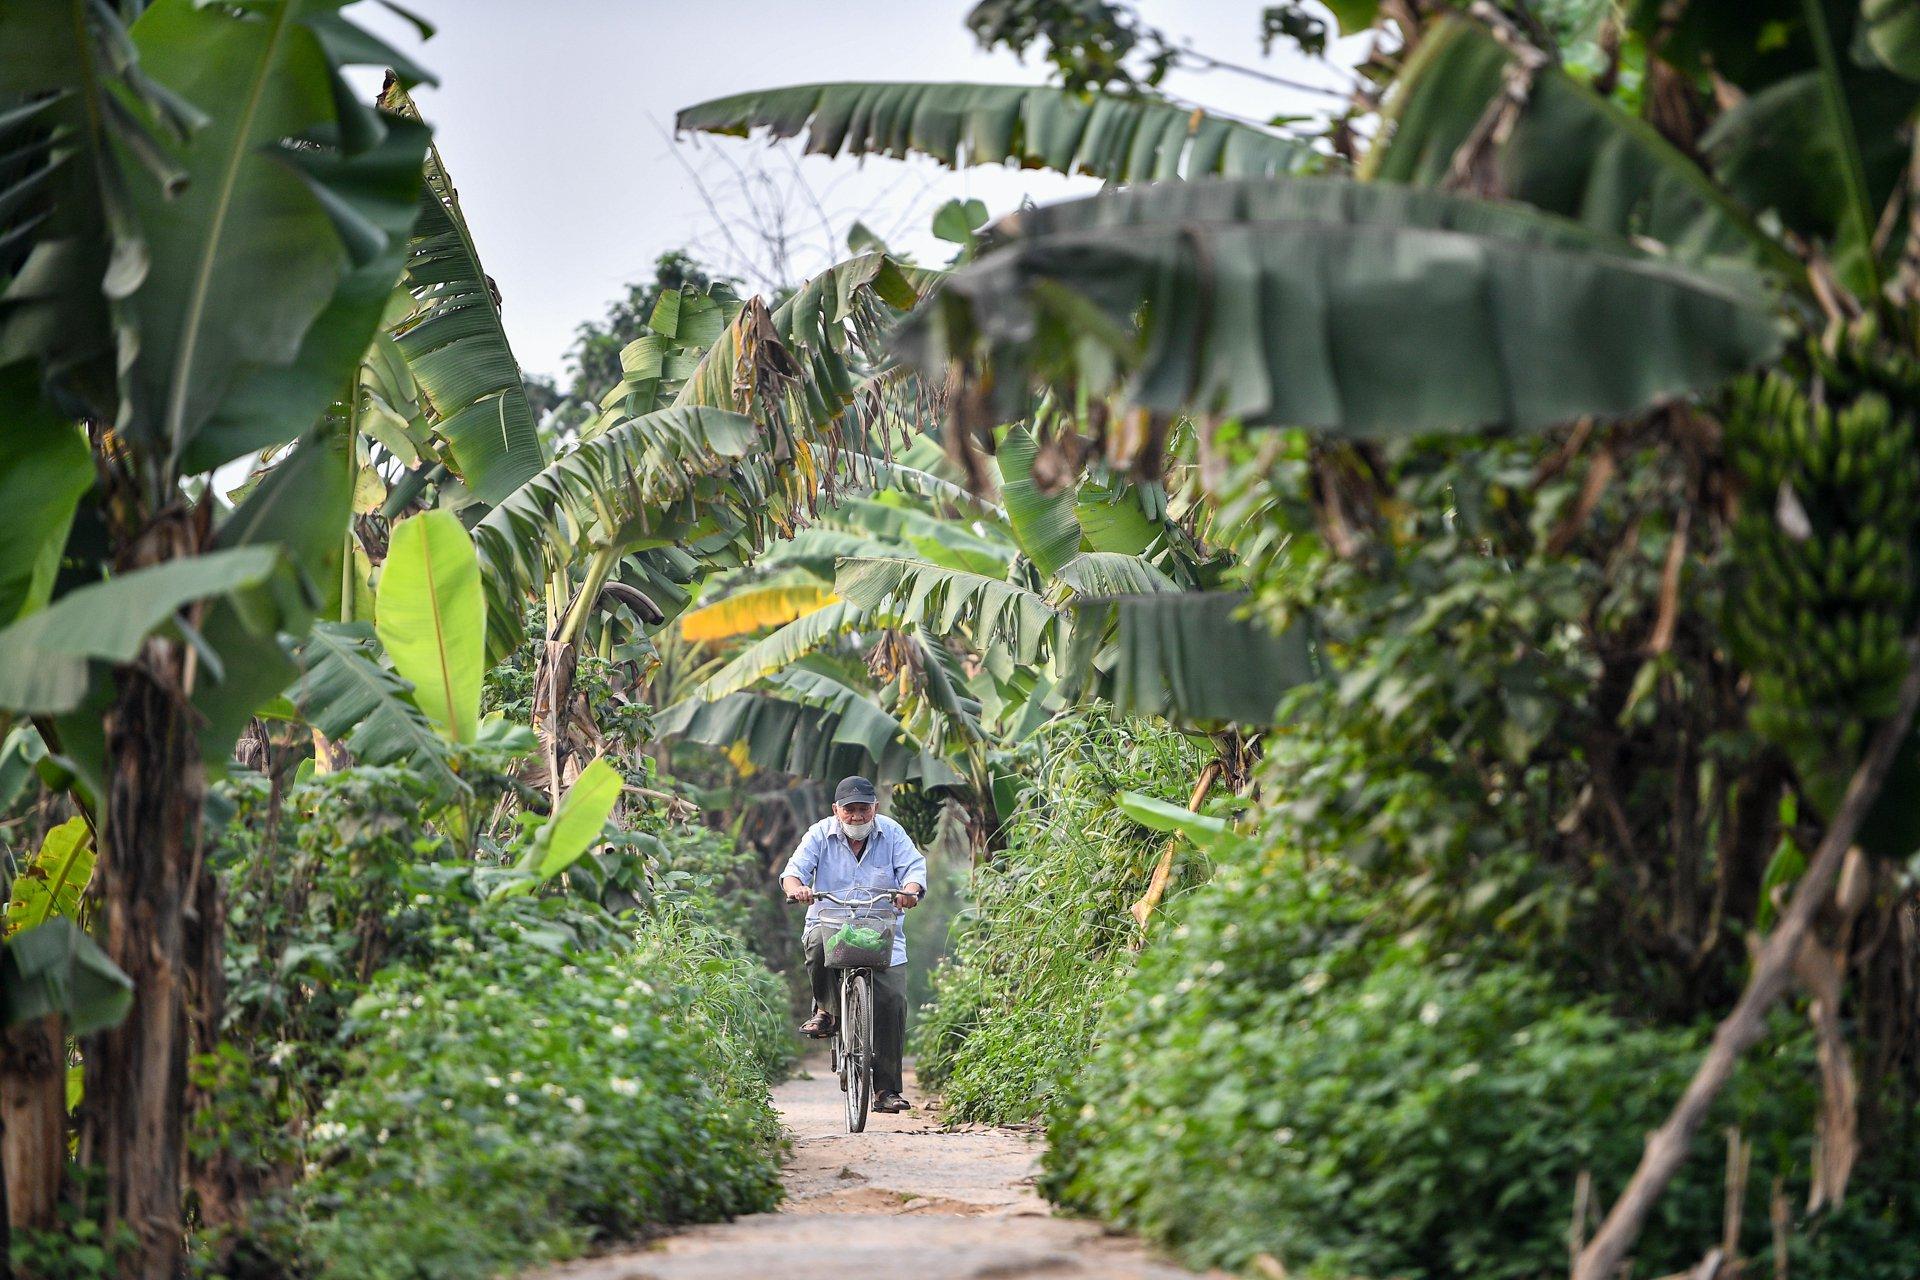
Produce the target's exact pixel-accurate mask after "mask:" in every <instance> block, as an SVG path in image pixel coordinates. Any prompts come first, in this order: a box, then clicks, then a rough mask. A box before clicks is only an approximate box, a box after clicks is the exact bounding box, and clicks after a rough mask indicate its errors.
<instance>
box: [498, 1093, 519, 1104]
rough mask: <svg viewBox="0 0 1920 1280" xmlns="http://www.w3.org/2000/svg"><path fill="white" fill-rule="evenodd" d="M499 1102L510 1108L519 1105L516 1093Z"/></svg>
mask: <svg viewBox="0 0 1920 1280" xmlns="http://www.w3.org/2000/svg"><path fill="white" fill-rule="evenodd" d="M501 1101H502V1102H505V1103H506V1104H507V1105H508V1106H510V1107H517V1106H519V1105H520V1095H519V1094H517V1093H509V1094H508V1095H507V1096H506V1097H505V1098H502V1099H501Z"/></svg>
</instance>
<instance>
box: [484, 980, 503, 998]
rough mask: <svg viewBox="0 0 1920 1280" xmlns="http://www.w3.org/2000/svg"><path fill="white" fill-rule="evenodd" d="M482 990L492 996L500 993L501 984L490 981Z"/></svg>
mask: <svg viewBox="0 0 1920 1280" xmlns="http://www.w3.org/2000/svg"><path fill="white" fill-rule="evenodd" d="M481 990H483V991H485V992H486V993H487V994H488V995H490V996H497V995H499V994H500V984H499V983H497V982H489V983H488V984H487V985H486V986H485V987H483V988H481Z"/></svg>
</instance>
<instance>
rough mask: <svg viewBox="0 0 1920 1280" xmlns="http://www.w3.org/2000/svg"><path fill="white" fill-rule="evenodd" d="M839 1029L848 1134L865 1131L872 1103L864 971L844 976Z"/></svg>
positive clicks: (869, 989) (869, 999) (869, 1005)
mask: <svg viewBox="0 0 1920 1280" xmlns="http://www.w3.org/2000/svg"><path fill="white" fill-rule="evenodd" d="M841 1003H842V1004H844V1005H845V1008H844V1010H843V1011H842V1015H841V1016H842V1019H843V1021H842V1023H841V1025H842V1027H843V1028H844V1033H845V1035H846V1040H845V1051H844V1052H845V1058H844V1060H843V1064H842V1065H843V1066H844V1067H845V1069H846V1081H847V1132H848V1133H859V1132H860V1131H861V1130H863V1129H865V1128H866V1127H867V1107H868V1106H869V1105H870V1104H871V1103H872V1101H873V977H872V975H870V974H869V973H868V972H867V971H866V970H865V969H855V970H853V971H852V972H851V973H849V974H848V975H847V981H846V985H845V986H844V987H842V988H841Z"/></svg>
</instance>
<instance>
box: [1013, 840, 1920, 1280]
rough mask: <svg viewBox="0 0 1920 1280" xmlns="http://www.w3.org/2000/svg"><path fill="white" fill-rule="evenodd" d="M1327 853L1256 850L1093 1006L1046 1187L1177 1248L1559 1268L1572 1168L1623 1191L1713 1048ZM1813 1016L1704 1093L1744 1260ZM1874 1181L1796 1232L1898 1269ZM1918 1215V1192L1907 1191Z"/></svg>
mask: <svg viewBox="0 0 1920 1280" xmlns="http://www.w3.org/2000/svg"><path fill="white" fill-rule="evenodd" d="M1360 889H1361V886H1360V883H1359V880H1358V877H1356V876H1355V875H1353V873H1352V872H1351V871H1349V870H1347V869H1346V868H1344V867H1343V866H1341V865H1340V864H1338V863H1315V864H1309V863H1308V862H1307V861H1306V860H1305V859H1304V857H1303V856H1302V855H1301V854H1300V852H1299V851H1297V850H1291V849H1286V848H1283V847H1276V848H1271V849H1267V850H1264V851H1262V850H1261V849H1260V848H1259V846H1257V845H1249V846H1248V847H1247V848H1246V849H1245V850H1243V852H1242V854H1241V855H1240V857H1238V858H1237V859H1236V860H1235V861H1234V863H1233V865H1232V866H1231V867H1230V868H1227V869H1224V870H1223V871H1222V872H1221V873H1220V874H1218V875H1217V876H1216V877H1215V879H1214V881H1213V882H1212V884H1211V885H1210V886H1209V887H1208V888H1207V889H1205V890H1203V891H1201V892H1200V893H1199V894H1197V895H1195V896H1194V897H1192V898H1190V899H1189V900H1188V905H1187V910H1186V913H1185V919H1184V920H1183V922H1182V924H1181V926H1180V927H1179V928H1177V929H1176V930H1174V931H1172V932H1171V933H1170V934H1168V935H1166V936H1165V937H1163V938H1161V939H1159V940H1157V942H1156V944H1155V945H1154V946H1152V947H1150V948H1148V950H1147V952H1146V954H1145V955H1144V956H1143V957H1142V959H1141V961H1140V963H1139V965H1138V966H1137V967H1136V969H1135V970H1134V973H1133V975H1132V977H1131V980H1130V981H1128V982H1126V983H1125V984H1124V985H1123V986H1122V987H1121V988H1120V990H1119V991H1118V992H1117V993H1116V995H1115V997H1114V998H1113V999H1112V1000H1110V1001H1109V1002H1108V1003H1107V1010H1108V1016H1107V1017H1106V1019H1105V1020H1104V1022H1103V1025H1102V1028H1101V1037H1100V1044H1099V1048H1098V1049H1097V1050H1096V1051H1095V1052H1094V1053H1093V1054H1092V1055H1091V1058H1090V1060H1088V1061H1087V1062H1086V1063H1085V1064H1084V1066H1082V1065H1079V1064H1076V1066H1075V1069H1074V1071H1073V1073H1072V1074H1073V1084H1072V1087H1071V1091H1070V1093H1069V1095H1068V1097H1067V1099H1066V1100H1064V1101H1063V1103H1062V1105H1060V1106H1059V1107H1057V1108H1056V1109H1055V1112H1054V1121H1053V1124H1052V1126H1051V1131H1050V1136H1051V1138H1052V1140H1053V1146H1052V1149H1051V1152H1050V1154H1049V1157H1048V1180H1047V1188H1048V1191H1049V1193H1050V1194H1052V1195H1054V1196H1055V1197H1056V1198H1059V1199H1061V1200H1063V1201H1064V1202H1066V1203H1067V1204H1069V1205H1070V1206H1073V1207H1075V1208H1079V1209H1082V1210H1085V1211H1089V1212H1094V1213H1098V1214H1100V1215H1101V1216H1103V1217H1107V1218H1110V1219H1112V1220H1114V1221H1116V1222H1119V1223H1121V1224H1123V1225H1126V1226H1130V1227H1134V1228H1136V1229H1139V1230H1141V1231H1143V1232H1145V1233H1147V1234H1148V1235H1150V1236H1152V1237H1154V1238H1155V1239H1158V1240H1161V1241H1164V1242H1165V1243H1167V1244H1169V1245H1171V1246H1173V1247H1174V1248H1176V1249H1177V1250H1179V1251H1180V1253H1181V1254H1182V1255H1183V1256H1184V1257H1186V1258H1188V1259H1189V1260H1191V1261H1193V1262H1195V1263H1196V1264H1203V1265H1208V1264H1217V1265H1224V1266H1228V1267H1233V1268H1244V1267H1246V1266H1248V1264H1249V1263H1250V1262H1251V1261H1252V1260H1253V1259H1254V1258H1255V1257H1256V1256H1258V1255H1260V1254H1267V1255H1270V1256H1272V1257H1274V1258H1277V1259H1280V1260H1282V1261H1283V1262H1284V1264H1285V1265H1286V1266H1287V1267H1288V1268H1289V1271H1290V1274H1296V1275H1306V1276H1313V1277H1321V1276H1326V1277H1343V1276H1350V1275H1366V1276H1410V1277H1454V1276H1458V1277H1513V1278H1515V1280H1518V1278H1519V1277H1530V1276H1538V1275H1545V1274H1553V1273H1555V1272H1557V1271H1558V1269H1559V1268H1560V1267H1561V1266H1563V1265H1564V1262H1565V1256H1566V1244H1565V1228H1566V1222H1567V1219H1568V1216H1569V1214H1570V1206H1571V1205H1572V1203H1573V1196H1574V1188H1575V1184H1576V1181H1577V1179H1578V1176H1579V1174H1580V1173H1582V1172H1583V1171H1584V1172H1587V1173H1589V1174H1591V1175H1592V1177H1593V1178H1594V1180H1595V1185H1596V1186H1598V1187H1615V1186H1618V1185H1620V1183H1621V1182H1622V1181H1623V1180H1624V1178H1625V1176H1626V1174H1627V1173H1628V1172H1629V1171H1630V1170H1631V1169H1632V1166H1633V1163H1634V1161H1635V1160H1637V1159H1638V1157H1639V1153H1640V1146H1641V1136H1642V1134H1644V1133H1645V1132H1646V1131H1647V1130H1649V1129H1651V1128H1652V1127H1653V1126H1654V1125H1655V1124H1657V1122H1658V1121H1659V1119H1660V1117H1661V1116H1662V1115H1663V1114H1664V1112H1665V1109H1666V1107H1667V1106H1668V1104H1669V1101H1670V1099H1671V1098H1672V1096H1673V1095H1674V1094H1675V1093H1676V1092H1677V1091H1678V1090H1679V1089H1680V1088H1681V1087H1682V1086H1683V1085H1684V1083H1685V1080H1686V1077H1687V1075H1688V1073H1689V1072H1691V1070H1692V1068H1693V1064H1694V1063H1695V1061H1696V1060H1697V1058H1698V1055H1699V1054H1700V1053H1701V1052H1702V1051H1703V1050H1704V1048H1705V1039H1706V1037H1705V1029H1704V1028H1703V1027H1702V1026H1700V1025H1698V1024H1694V1025H1684V1026H1683V1025H1670V1026H1662V1025H1648V1024H1646V1023H1644V1022H1642V1021H1640V1020H1637V1019H1634V1018H1632V1017H1631V1016H1623V1015H1622V1014H1620V1013H1618V1012H1615V1011H1613V1010H1611V1009H1609V1008H1608V1006H1607V1004H1606V1002H1605V1001H1602V1000H1598V999H1587V1000H1569V999H1568V998H1567V997H1566V995H1565V994H1564V993H1562V992H1558V991H1555V990H1554V989H1553V987H1552V984H1551V983H1549V982H1548V981H1546V980H1544V979H1543V978H1541V977H1540V976H1539V975H1537V974H1534V973H1530V972H1529V971H1528V970H1527V969H1526V968H1525V967H1524V966H1522V965H1518V964H1515V963H1511V962H1506V963H1501V962H1493V963H1487V962H1483V961H1479V960H1476V959H1475V958H1473V957H1472V956H1471V955H1470V954H1467V953H1461V952H1441V951H1439V950H1438V949H1436V948H1433V947H1431V946H1427V945H1423V944H1419V943H1414V944H1411V945H1410V944H1408V943H1407V942H1405V941H1403V940H1402V939H1400V938H1397V937H1395V936H1393V931H1392V929H1391V928H1390V927H1388V926H1389V925H1390V920H1389V919H1387V918H1385V917H1383V915H1382V913H1380V912H1379V911H1378V910H1377V905H1376V904H1377V899H1374V898H1371V897H1369V896H1368V895H1367V894H1365V893H1364V892H1361V891H1360ZM1814 1079H1815V1077H1814V1071H1813V1052H1812V1046H1811V1043H1810V1037H1809V1036H1808V1035H1807V1033H1806V1030H1805V1027H1804V1025H1802V1026H1799V1027H1795V1026H1794V1025H1793V1024H1792V1020H1791V1019H1786V1018H1783V1019H1782V1025H1781V1026H1780V1027H1778V1028H1777V1032H1776V1036H1775V1038H1774V1041H1773V1042H1772V1044H1771V1045H1770V1047H1769V1049H1768V1051H1767V1053H1766V1054H1765V1055H1764V1056H1763V1057H1761V1058H1760V1059H1759V1060H1757V1061H1756V1062H1755V1064H1754V1066H1753V1068H1752V1070H1750V1071H1748V1072H1746V1073H1744V1074H1743V1076H1742V1078H1741V1079H1740V1081H1739V1084H1738V1088H1737V1089H1736V1090H1735V1092H1734V1093H1733V1094H1732V1095H1731V1096H1729V1097H1728V1098H1726V1099H1724V1100H1723V1103H1722V1105H1721V1107H1720V1108H1719V1109H1718V1111H1717V1112H1716V1123H1715V1127H1714V1128H1713V1130H1711V1131H1712V1132H1714V1133H1718V1132H1719V1131H1720V1127H1721V1126H1724V1125H1737V1126H1739V1128H1740V1130H1741V1132H1742V1133H1743V1134H1744V1135H1745V1136H1746V1137H1747V1138H1748V1139H1750V1140H1751V1141H1752V1142H1753V1143H1754V1148H1755V1150H1754V1155H1753V1158H1752V1160H1753V1162H1752V1168H1751V1175H1750V1178H1751V1180H1750V1182H1749V1183H1748V1188H1747V1214H1746V1224H1747V1226H1746V1231H1747V1237H1746V1240H1745V1243H1746V1246H1747V1249H1748V1251H1749V1252H1752V1253H1755V1254H1758V1253H1760V1252H1762V1251H1763V1250H1764V1249H1765V1248H1766V1246H1767V1241H1768V1238H1769V1237H1768V1229H1767V1197H1768V1194H1769V1189H1770V1188H1771V1186H1772V1179H1773V1178H1774V1177H1775V1176H1776V1175H1778V1176H1782V1177H1785V1178H1786V1179H1787V1180H1788V1194H1789V1195H1791V1196H1794V1197H1795V1198H1799V1197H1803V1196H1804V1194H1805V1184H1804V1178H1805V1173H1806V1169H1807V1159H1808V1144H1809V1141H1810V1132H1811V1128H1812V1119H1813V1113H1814V1107H1815V1102H1816V1094H1817V1090H1816V1087H1815V1083H1814ZM1890 1191H1891V1186H1890V1184H1888V1183H1887V1182H1884V1181H1879V1182H1875V1183H1872V1184H1870V1185H1868V1186H1865V1187H1859V1188H1857V1189H1856V1191H1855V1192H1854V1194H1853V1198H1852V1200H1851V1201H1850V1203H1849V1206H1848V1208H1847V1210H1845V1211H1843V1212H1842V1213H1841V1214H1840V1215H1838V1217H1837V1218H1829V1219H1827V1220H1824V1221H1822V1222H1821V1223H1820V1224H1819V1225H1818V1226H1817V1227H1816V1228H1815V1229H1814V1231H1813V1233H1812V1234H1811V1236H1810V1237H1806V1238H1797V1240H1796V1252H1797V1254H1798V1255H1799V1257H1800V1258H1801V1259H1803V1263H1802V1264H1796V1265H1803V1264H1804V1262H1805V1261H1810V1260H1812V1259H1815V1258H1818V1259H1821V1260H1822V1263H1821V1265H1820V1267H1819V1268H1818V1269H1817V1270H1814V1271H1812V1272H1810V1274H1818V1275H1822V1276H1842V1275H1845V1276H1861V1277H1868V1276H1872V1277H1889V1278H1890V1277H1893V1276H1896V1275H1901V1274H1905V1273H1906V1270H1905V1269H1906V1268H1909V1267H1910V1266H1911V1265H1912V1261H1913V1256H1912V1249H1911V1246H1910V1245H1908V1244H1907V1243H1905V1242H1904V1241H1903V1240H1902V1239H1901V1237H1900V1235H1899V1232H1900V1230H1901V1229H1900V1228H1899V1227H1898V1226H1897V1225H1896V1223H1897V1222H1898V1220H1899V1219H1898V1217H1897V1216H1895V1215H1890V1214H1888V1212H1887V1210H1888V1206H1887V1204H1886V1197H1887V1196H1888V1195H1889V1193H1890ZM1903 1207H1904V1208H1906V1209H1907V1210H1908V1211H1911V1206H1910V1205H1908V1206H1903ZM1722 1209H1723V1191H1722V1170H1721V1168H1720V1165H1719V1162H1717V1161H1714V1160H1710V1159H1703V1160H1701V1161H1698V1162H1697V1163H1695V1164H1694V1165H1693V1166H1691V1168H1690V1170H1689V1173H1688V1176H1687V1177H1686V1178H1685V1180H1684V1181H1683V1182H1681V1183H1680V1184H1679V1185H1677V1186H1675V1187H1674V1188H1672V1189H1671V1190H1670V1191H1669V1192H1668V1194H1667V1195H1666V1197H1665V1198H1663V1200H1662V1201H1661V1206H1660V1212H1659V1215H1658V1218H1657V1219H1656V1222H1655V1224H1654V1227H1653V1229H1652V1230H1650V1231H1649V1233H1648V1236H1647V1237H1646V1239H1645V1241H1644V1252H1643V1253H1642V1255H1641V1256H1642V1257H1643V1258H1644V1260H1645V1265H1646V1266H1647V1267H1648V1268H1649V1269H1658V1270H1667V1271H1670V1270H1674V1269H1677V1268H1683V1267H1684V1266H1686V1265H1687V1264H1688V1263H1690V1262H1691V1261H1692V1260H1695V1259H1697V1258H1698V1256H1699V1253H1700V1250H1701V1241H1703V1240H1710V1239H1714V1238H1716V1236H1717V1233H1718V1231H1719V1228H1720V1224H1721V1215H1722Z"/></svg>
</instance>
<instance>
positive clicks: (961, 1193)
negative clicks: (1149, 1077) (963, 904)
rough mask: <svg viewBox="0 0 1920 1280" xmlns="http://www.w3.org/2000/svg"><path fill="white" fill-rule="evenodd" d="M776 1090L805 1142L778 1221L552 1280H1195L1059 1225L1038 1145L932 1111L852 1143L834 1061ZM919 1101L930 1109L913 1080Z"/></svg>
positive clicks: (911, 1114)
mask: <svg viewBox="0 0 1920 1280" xmlns="http://www.w3.org/2000/svg"><path fill="white" fill-rule="evenodd" d="M809 1066H810V1067H811V1070H810V1071H809V1070H803V1071H802V1072H801V1073H800V1074H799V1076H797V1077H796V1078H795V1079H793V1080H790V1081H788V1082H787V1083H786V1084H784V1085H781V1086H780V1087H779V1088H778V1089H776V1090H774V1094H773V1100H774V1105H775V1106H776V1107H777V1108H779V1111H780V1115H781V1119H782V1121H783V1122H784V1123H785V1125H786V1127H787V1129H788V1131H789V1132H790V1133H791V1135H792V1137H793V1158H792V1160H791V1161H790V1162H789V1164H788V1165H787V1170H786V1185H787V1202H786V1204H785V1205H784V1206H782V1208H781V1210H780V1212H778V1213H766V1214H756V1215H754V1216H752V1217H748V1218H741V1219H739V1220H737V1221H734V1222H728V1223H720V1224H716V1225H713V1226H705V1227H696V1228H693V1229H692V1230H689V1231H685V1232H681V1233H679V1234H677V1235H673V1236H669V1237H667V1238H665V1239H662V1240H659V1241H655V1242H654V1243H653V1244H651V1245H649V1246H647V1247H644V1248H641V1249H638V1250H635V1251H633V1252H628V1253H619V1254H610V1255H607V1256H605V1257H600V1258H590V1259H584V1260H582V1261H579V1262H575V1263H571V1264H569V1265H567V1266H565V1267H561V1268H557V1269H555V1270H553V1271H549V1272H546V1273H545V1277H544V1280H747V1278H749V1277H763V1276H764V1277H779V1278H780V1280H815V1278H816V1277H817V1278H819V1280H989V1278H991V1280H1022V1278H1023V1277H1028V1276H1045V1277H1065V1278H1085V1280H1095V1278H1098V1280H1109V1278H1110V1280H1191V1277H1192V1275H1193V1274H1194V1273H1193V1272H1190V1271H1186V1270H1184V1269H1182V1268H1179V1267H1175V1266H1172V1265H1170V1264H1168V1263H1166V1262H1164V1261H1160V1260H1158V1259H1156V1258H1154V1257H1153V1256H1152V1255H1151V1254H1149V1253H1148V1252H1147V1251H1146V1250H1145V1249H1144V1248H1143V1247H1142V1246H1141V1245H1140V1244H1139V1243H1138V1242H1136V1241H1133V1240H1130V1239H1128V1238H1126V1237H1123V1236H1114V1235H1110V1234H1108V1233H1107V1232H1105V1231H1103V1230H1102V1229H1101V1228H1100V1227H1099V1226H1098V1225H1096V1224H1094V1223H1089V1222H1080V1221H1075V1220H1073V1219H1068V1218H1056V1217H1054V1216H1052V1214H1051V1212H1050V1211H1049V1208H1048V1206H1047V1203H1046V1202H1045V1201H1044V1200H1042V1199H1041V1198H1040V1197H1039V1196H1038V1195H1036V1194H1035V1192H1034V1190H1033V1177H1034V1173H1035V1170H1036V1168H1037V1166H1038V1157H1039V1147H1038V1145H1037V1142H1036V1140H1035V1139H1034V1138H1033V1137H1032V1136H1030V1135H1028V1134H1025V1133H1022V1132H1020V1131H1017V1130H1013V1129H993V1128H984V1127H970V1128H965V1129H958V1130H952V1131H945V1130H942V1129H941V1128H940V1127H939V1125H938V1123H937V1122H936V1120H935V1119H934V1118H933V1117H932V1116H931V1115H929V1114H928V1111H927V1110H926V1108H925V1106H924V1104H922V1105H920V1106H916V1108H915V1109H914V1110H912V1111H908V1112H904V1113H902V1114H900V1115H875V1116H873V1117H872V1118H871V1119H869V1120H868V1121H867V1131H866V1132H865V1133H860V1134H850V1133H848V1132H847V1131H846V1127H847V1126H846V1116H845V1112H844V1111H843V1109H842V1106H841V1099H840V1088H839V1084H838V1082H837V1081H836V1080H835V1079H834V1078H833V1077H832V1076H831V1075H829V1074H828V1073H827V1070H826V1060H825V1059H824V1058H822V1059H820V1060H818V1061H815V1062H812V1063H810V1064H809ZM907 1093H908V1096H909V1097H911V1098H914V1099H916V1101H918V1100H919V1094H918V1092H917V1091H916V1089H915V1088H914V1082H913V1081H912V1079H911V1077H909V1080H908V1086H907Z"/></svg>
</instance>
